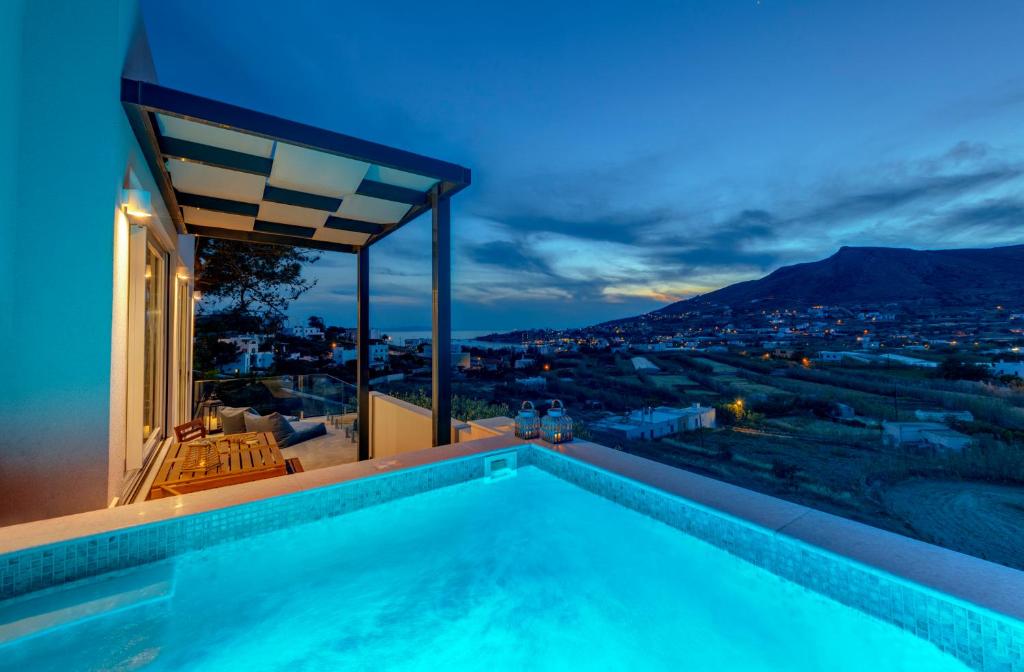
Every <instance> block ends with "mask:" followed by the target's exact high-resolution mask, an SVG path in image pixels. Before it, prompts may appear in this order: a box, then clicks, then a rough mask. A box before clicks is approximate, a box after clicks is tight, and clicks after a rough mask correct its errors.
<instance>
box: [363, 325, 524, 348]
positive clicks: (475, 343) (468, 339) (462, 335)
mask: <svg viewBox="0 0 1024 672" xmlns="http://www.w3.org/2000/svg"><path fill="white" fill-rule="evenodd" d="M381 331H383V332H384V333H385V334H387V335H388V336H390V337H391V342H392V343H394V344H395V345H405V341H406V340H408V339H413V338H430V336H431V334H430V329H423V330H418V331H417V330H413V331H388V330H387V329H382V330H381ZM492 333H494V330H493V329H456V330H453V331H452V345H462V346H465V347H467V348H479V349H481V350H502V349H505V348H512V349H513V350H524V349H525V348H524V347H523V346H522V345H520V344H512V343H492V342H490V341H480V340H477V339H479V338H480V337H481V336H485V335H487V334H492Z"/></svg>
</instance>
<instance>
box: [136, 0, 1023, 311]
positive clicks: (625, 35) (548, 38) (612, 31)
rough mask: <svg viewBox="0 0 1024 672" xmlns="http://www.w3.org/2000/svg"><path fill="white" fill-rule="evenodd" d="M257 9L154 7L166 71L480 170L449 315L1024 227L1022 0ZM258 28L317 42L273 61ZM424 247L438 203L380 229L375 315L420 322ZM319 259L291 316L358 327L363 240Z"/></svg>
mask: <svg viewBox="0 0 1024 672" xmlns="http://www.w3.org/2000/svg"><path fill="white" fill-rule="evenodd" d="M252 4H253V3H245V4H244V5H243V4H241V3H239V2H226V3H222V4H219V5H218V6H217V7H204V8H196V7H191V6H189V5H187V4H186V3H156V2H146V3H145V5H146V6H145V10H146V17H147V21H149V22H150V23H152V24H154V25H160V26H161V27H162V30H157V31H153V33H152V35H151V42H152V46H153V50H154V56H155V60H156V67H157V72H158V75H159V77H160V80H161V82H162V83H165V84H167V85H169V86H175V85H184V84H185V83H187V84H188V87H189V88H190V89H191V90H193V91H195V92H196V93H198V94H200V95H210V96H212V97H215V98H219V99H223V100H227V101H228V102H235V103H238V104H243V105H249V106H253V107H257V108H261V109H267V110H268V111H270V112H273V113H276V114H280V115H281V116H284V117H289V118H294V119H299V120H302V121H306V122H308V123H312V124H315V125H319V126H323V127H325V128H330V129H334V130H339V131H342V132H346V133H352V134H355V135H358V136H361V137H366V138H368V139H372V140H376V141H379V142H383V143H386V144H392V145H398V146H404V147H408V148H409V149H412V150H414V151H420V152H424V153H427V154H429V155H432V156H438V157H441V158H445V159H448V160H452V161H456V162H459V163H462V164H464V165H467V166H468V167H470V168H471V169H473V170H474V177H475V179H474V184H473V186H472V187H471V188H470V189H469V190H467V191H466V192H465V195H464V196H460V199H458V201H457V202H456V203H455V207H454V210H453V229H452V233H453V248H454V249H453V252H454V254H453V293H454V297H453V298H454V301H453V328H455V329H460V330H485V331H510V330H514V329H520V328H542V327H548V328H565V327H580V326H586V325H589V324H595V323H599V322H604V321H607V320H610V319H617V318H622V317H628V316H630V315H636V314H641V313H646V312H649V311H651V310H655V309H657V308H660V307H663V306H665V305H667V304H669V303H672V302H673V301H675V300H678V299H683V298H690V297H692V296H694V295H697V294H703V293H707V292H708V291H713V290H714V289H718V288H721V287H724V286H726V285H729V284H732V283H735V282H740V281H745V280H751V279H756V278H759V277H762V276H764V275H766V274H768V273H770V272H771V271H773V270H775V269H777V268H779V267H781V266H785V265H790V264H793V263H801V262H808V261H813V260H816V259H820V258H824V257H826V256H828V255H829V254H831V253H832V252H834V251H835V250H837V249H838V248H839V247H841V246H843V245H849V246H857V247H865V246H895V247H910V248H931V249H934V248H950V249H952V248H963V247H986V246H987V247H991V246H1003V245H1010V244H1015V243H1019V242H1020V234H1019V230H1020V228H1021V227H1020V222H1021V221H1022V219H1024V199H1022V198H1021V197H1020V194H1021V193H1022V187H1024V161H1022V159H1021V157H1022V156H1024V153H1022V151H1021V150H1022V142H1021V141H1020V139H1019V136H1018V134H1017V132H1016V121H1015V120H1016V118H1018V117H1019V114H1020V112H1021V109H1022V108H1024V79H1022V78H1021V76H1020V75H1019V73H1018V72H1017V68H1016V64H1017V63H1019V62H1020V61H1021V60H1022V58H1024V44H1021V43H1020V41H1019V40H1018V39H1016V38H1015V36H1014V33H1015V29H1014V27H1015V26H1018V25H1020V23H1021V19H1024V7H1022V6H1021V5H1020V4H1019V3H1012V2H995V3H989V4H986V5H985V6H976V7H975V6H972V7H969V8H966V7H963V6H961V5H959V4H958V3H955V2H951V1H950V2H928V3H925V2H911V3H906V4H905V5H901V6H899V7H891V6H887V7H882V8H872V9H870V10H865V9H864V8H862V7H856V6H850V5H848V4H845V3H839V2H825V3H819V4H816V5H815V6H814V7H799V6H796V7H795V6H789V5H785V4H783V3H778V2H762V3H757V2H754V1H753V0H751V1H750V2H743V3H732V4H729V5H724V4H719V5H716V6H713V7H707V6H702V5H701V4H700V3H696V2H687V3H683V4H680V5H671V6H669V5H668V4H666V5H655V6H652V7H645V8H644V9H643V10H641V9H639V8H631V7H621V6H617V5H605V4H599V5H596V6H593V7H591V8H590V9H589V10H588V11H587V12H586V13H581V12H579V11H576V10H573V9H572V8H569V7H556V8H551V7H547V8H546V9H545V11H543V12H541V11H539V10H538V11H533V10H532V8H530V7H523V8H519V7H517V8H515V9H513V8H508V7H476V6H473V5H472V4H471V3H469V4H467V5H466V6H460V7H458V8H455V9H453V11H448V12H438V13H437V14H436V15H432V16H424V15H422V13H420V12H415V13H413V12H410V11H408V10H407V8H404V5H403V4H402V3H398V4H395V5H389V6H388V7H368V6H352V7H345V8H344V9H341V8H338V7H336V6H333V5H331V4H330V3H311V4H308V5H304V6H302V7H300V8H296V11H295V12H293V13H289V14H287V15H279V13H276V12H269V11H268V12H259V11H252V9H251V7H252ZM410 16H415V17H416V18H415V20H410V19H409V17H410ZM228 18H230V21H229V20H227V19H228ZM353 26H355V27H356V28H351V27H353ZM570 28H571V30H570ZM265 34H275V35H282V36H288V35H296V36H300V37H301V40H302V45H301V46H300V45H298V44H297V43H296V40H297V39H299V38H288V37H281V38H280V39H281V40H282V41H283V44H282V45H281V48H279V49H277V50H276V51H277V52H278V53H277V57H276V58H275V59H273V60H272V61H269V62H268V61H267V59H265V58H264V56H263V54H262V53H260V50H253V49H251V48H250V47H249V40H250V39H251V36H253V35H265ZM289 39H291V42H289ZM382 40H384V41H386V42H387V43H388V44H389V47H388V49H387V50H386V51H385V52H381V50H380V49H379V47H377V45H378V44H379V43H380V42H381V41H382ZM652 64H656V66H657V67H651V66H652ZM436 72H444V73H445V76H444V77H443V78H441V79H440V80H438V78H437V77H432V76H431V73H436ZM302 82H316V83H317V84H316V85H314V86H308V85H306V84H302ZM424 245H429V221H428V218H421V219H420V220H418V221H416V222H414V223H412V224H411V225H409V226H408V227H407V228H406V229H405V230H403V232H402V235H399V236H392V237H390V238H388V239H387V240H385V241H383V242H382V243H381V244H380V245H378V246H375V248H374V262H373V264H372V268H373V272H372V276H371V293H372V296H373V314H372V317H371V320H372V321H373V322H374V324H375V325H377V326H379V327H380V328H382V329H385V330H387V329H391V330H399V329H398V327H401V326H409V325H425V324H429V303H430V301H429V297H430V283H429V271H430V269H429V259H425V258H424V257H423V255H422V253H421V252H422V249H423V247H424ZM309 275H310V277H316V278H317V279H318V285H317V287H316V288H314V290H312V291H311V292H309V293H308V294H307V295H306V296H304V297H302V298H301V299H300V300H299V301H297V302H295V304H294V305H293V306H292V308H291V310H290V311H289V312H290V315H291V316H292V318H293V319H296V320H305V318H306V317H307V316H309V315H320V316H322V317H324V319H325V320H327V321H328V322H332V323H337V324H344V323H352V322H354V289H355V271H354V260H353V259H351V258H348V257H347V256H346V255H338V254H328V255H325V256H324V257H323V258H322V259H321V260H320V261H319V262H318V263H317V264H316V265H315V266H314V267H312V268H311V269H310V271H309ZM413 330H415V329H413Z"/></svg>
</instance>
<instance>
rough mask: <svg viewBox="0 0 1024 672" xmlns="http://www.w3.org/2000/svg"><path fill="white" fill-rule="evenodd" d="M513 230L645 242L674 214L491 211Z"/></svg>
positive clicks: (521, 233) (519, 233) (497, 219)
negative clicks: (577, 216)
mask: <svg viewBox="0 0 1024 672" xmlns="http://www.w3.org/2000/svg"><path fill="white" fill-rule="evenodd" d="M489 217H490V218H491V219H493V220H495V221H497V222H498V223H499V224H501V225H502V226H503V227H505V228H506V229H507V230H508V231H509V232H510V233H514V234H516V235H524V234H529V233H555V234H559V235H563V236H571V237H573V238H582V239H584V240H600V241H607V242H612V243H623V244H626V245H633V244H637V243H641V242H643V241H644V240H645V239H646V238H648V237H649V236H650V234H651V232H652V231H653V230H655V229H657V228H658V227H661V226H663V225H664V224H666V223H667V222H671V221H672V220H673V217H672V215H671V214H670V213H668V212H667V211H651V212H636V213H629V214H618V213H608V214H599V215H598V216H595V217H589V218H580V219H567V218H561V217H556V216H551V215H544V214H505V215H490V216H489Z"/></svg>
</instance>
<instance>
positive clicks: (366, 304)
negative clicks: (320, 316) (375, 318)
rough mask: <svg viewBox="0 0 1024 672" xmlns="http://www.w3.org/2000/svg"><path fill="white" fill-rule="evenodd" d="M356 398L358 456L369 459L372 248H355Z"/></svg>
mask: <svg viewBox="0 0 1024 672" xmlns="http://www.w3.org/2000/svg"><path fill="white" fill-rule="evenodd" d="M356 275H357V280H356V388H357V394H356V401H357V411H358V413H359V415H358V418H359V420H358V430H359V459H360V460H368V459H370V248H368V247H365V246H364V247H360V248H359V251H358V252H356Z"/></svg>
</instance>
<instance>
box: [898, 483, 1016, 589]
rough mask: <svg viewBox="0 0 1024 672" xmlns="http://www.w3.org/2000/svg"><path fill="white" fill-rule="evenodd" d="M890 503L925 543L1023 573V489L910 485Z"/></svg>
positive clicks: (950, 484) (945, 484) (901, 489)
mask: <svg viewBox="0 0 1024 672" xmlns="http://www.w3.org/2000/svg"><path fill="white" fill-rule="evenodd" d="M885 500H886V505H887V507H888V509H889V510H890V512H891V513H892V514H893V515H895V516H898V517H899V518H902V519H903V520H905V521H906V522H907V524H908V525H910V526H911V527H912V528H913V529H914V530H916V531H917V533H918V534H919V535H920V536H921V538H922V539H925V540H927V541H931V542H933V543H936V544H939V545H941V546H945V547H947V548H952V549H954V550H957V551H960V552H962V553H969V554H970V555H975V556H977V557H979V558H985V559H986V560H992V561H993V562H998V563H1001V564H1004V565H1009V566H1011V567H1017V568H1018V569H1024V487H1011V486H1004V485H992V484H988V483H971V482H963V481H907V482H905V483H901V484H899V485H895V486H893V487H892V488H890V489H889V490H888V491H887V492H886V495H885Z"/></svg>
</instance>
